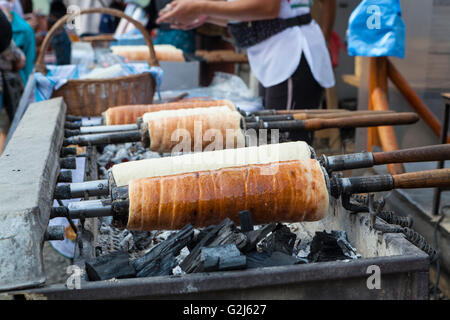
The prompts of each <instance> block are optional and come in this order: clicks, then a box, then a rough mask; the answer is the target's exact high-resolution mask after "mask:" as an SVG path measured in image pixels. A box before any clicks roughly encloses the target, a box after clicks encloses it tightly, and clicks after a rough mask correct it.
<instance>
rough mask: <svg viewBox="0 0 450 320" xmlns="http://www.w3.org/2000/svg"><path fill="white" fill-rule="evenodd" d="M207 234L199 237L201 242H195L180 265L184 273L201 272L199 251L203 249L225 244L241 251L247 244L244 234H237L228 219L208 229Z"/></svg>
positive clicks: (232, 223)
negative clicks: (232, 245)
mask: <svg viewBox="0 0 450 320" xmlns="http://www.w3.org/2000/svg"><path fill="white" fill-rule="evenodd" d="M208 230H209V231H208V232H206V233H203V234H202V235H201V240H200V241H198V242H197V244H196V245H195V247H194V248H192V250H191V253H190V254H189V255H188V256H187V257H186V259H184V260H183V262H182V263H181V264H180V266H181V268H182V269H183V270H184V271H185V272H186V273H191V272H201V270H202V268H203V266H202V261H201V251H202V248H203V247H217V246H221V245H225V244H235V245H236V247H237V248H238V249H242V248H244V247H245V246H246V244H247V237H246V236H245V234H243V233H241V232H239V231H238V230H237V229H236V226H235V225H234V222H233V221H231V220H230V219H228V218H227V219H225V220H223V221H222V222H221V223H220V224H218V225H216V226H214V227H210V228H208ZM200 234H201V233H200ZM200 234H199V236H200Z"/></svg>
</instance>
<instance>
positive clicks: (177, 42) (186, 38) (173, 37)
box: [153, 29, 195, 53]
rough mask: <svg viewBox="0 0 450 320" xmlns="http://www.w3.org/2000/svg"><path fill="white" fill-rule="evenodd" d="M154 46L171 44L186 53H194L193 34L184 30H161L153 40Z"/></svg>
mask: <svg viewBox="0 0 450 320" xmlns="http://www.w3.org/2000/svg"><path fill="white" fill-rule="evenodd" d="M153 43H154V44H171V45H173V46H175V47H177V48H178V49H181V50H183V52H186V53H194V52H195V32H194V31H184V30H173V29H170V30H162V29H160V30H159V31H158V36H157V37H156V39H154V40H153Z"/></svg>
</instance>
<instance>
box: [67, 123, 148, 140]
mask: <svg viewBox="0 0 450 320" xmlns="http://www.w3.org/2000/svg"><path fill="white" fill-rule="evenodd" d="M65 128H66V130H65V133H66V137H72V136H77V135H80V134H93V133H106V132H121V131H132V130H138V129H139V127H138V125H137V124H119V125H111V126H87V127H82V126H81V125H77V124H73V123H72V122H69V125H67V124H66V126H65Z"/></svg>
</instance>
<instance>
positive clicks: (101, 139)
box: [63, 130, 141, 146]
mask: <svg viewBox="0 0 450 320" xmlns="http://www.w3.org/2000/svg"><path fill="white" fill-rule="evenodd" d="M137 141H141V133H140V132H139V131H138V130H136V131H124V132H110V133H98V134H87V135H79V136H74V137H70V138H67V139H64V142H63V144H64V146H67V145H71V144H76V145H80V146H90V145H99V144H113V143H126V142H137Z"/></svg>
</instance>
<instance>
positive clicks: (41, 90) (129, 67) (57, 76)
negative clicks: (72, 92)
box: [34, 63, 164, 102]
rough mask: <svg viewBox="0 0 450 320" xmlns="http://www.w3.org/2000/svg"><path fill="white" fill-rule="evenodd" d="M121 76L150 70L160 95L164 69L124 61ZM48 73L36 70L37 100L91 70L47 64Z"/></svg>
mask: <svg viewBox="0 0 450 320" xmlns="http://www.w3.org/2000/svg"><path fill="white" fill-rule="evenodd" d="M121 67H122V68H121V71H120V73H119V74H117V75H115V76H116V77H119V76H128V75H132V74H139V73H143V72H150V73H151V75H152V76H153V77H154V78H155V80H156V86H157V90H158V95H159V94H160V92H159V88H160V86H161V83H162V79H163V76H164V71H163V70H162V69H161V68H160V67H149V65H148V64H147V63H124V64H121ZM47 70H48V72H47V75H45V76H44V75H43V74H42V73H40V72H36V73H35V74H34V75H35V90H34V92H35V101H37V102H38V101H43V100H48V99H50V98H51V96H52V93H53V90H58V89H59V88H60V87H62V86H63V85H64V84H65V83H66V82H67V81H68V80H71V79H79V78H80V76H82V75H85V74H88V73H89V72H90V70H89V69H88V68H87V67H86V66H85V65H64V66H53V65H48V66H47Z"/></svg>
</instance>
